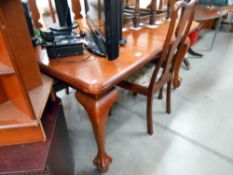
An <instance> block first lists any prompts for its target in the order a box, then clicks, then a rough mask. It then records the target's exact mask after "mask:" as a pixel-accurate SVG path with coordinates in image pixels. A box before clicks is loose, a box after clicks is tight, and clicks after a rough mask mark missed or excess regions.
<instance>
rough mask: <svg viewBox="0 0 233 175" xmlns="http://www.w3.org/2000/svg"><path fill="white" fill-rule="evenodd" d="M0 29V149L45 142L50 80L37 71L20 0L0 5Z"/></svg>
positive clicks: (51, 81) (33, 50)
mask: <svg viewBox="0 0 233 175" xmlns="http://www.w3.org/2000/svg"><path fill="white" fill-rule="evenodd" d="M6 14H7V15H6ZM0 25H1V27H0V138H1V139H0V146H3V145H12V144H20V143H29V142H38V141H45V140H46V136H45V133H44V129H43V125H42V122H41V117H42V114H43V111H44V108H45V106H46V103H47V100H48V97H49V94H50V91H51V88H52V84H53V80H52V79H50V78H49V77H47V76H45V75H42V74H41V73H40V71H39V67H38V64H37V59H36V53H35V49H34V48H33V45H32V42H31V38H30V34H29V31H28V28H27V23H26V19H25V16H24V13H23V8H22V5H21V0H14V1H12V0H10V1H0Z"/></svg>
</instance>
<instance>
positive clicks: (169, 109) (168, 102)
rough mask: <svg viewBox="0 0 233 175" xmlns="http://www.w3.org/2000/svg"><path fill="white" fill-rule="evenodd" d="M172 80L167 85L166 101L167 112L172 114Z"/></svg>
mask: <svg viewBox="0 0 233 175" xmlns="http://www.w3.org/2000/svg"><path fill="white" fill-rule="evenodd" d="M171 83H172V82H171V80H170V81H169V82H168V83H167V101H166V112H167V113H168V114H170V113H171Z"/></svg>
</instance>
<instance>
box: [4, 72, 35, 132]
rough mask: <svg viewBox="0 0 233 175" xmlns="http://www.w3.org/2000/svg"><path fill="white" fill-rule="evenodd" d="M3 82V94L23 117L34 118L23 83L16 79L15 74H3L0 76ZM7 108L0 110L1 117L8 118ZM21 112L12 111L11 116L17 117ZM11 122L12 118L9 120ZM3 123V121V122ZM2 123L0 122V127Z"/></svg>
mask: <svg viewBox="0 0 233 175" xmlns="http://www.w3.org/2000/svg"><path fill="white" fill-rule="evenodd" d="M0 79H1V81H2V83H3V88H4V89H5V94H6V96H7V98H8V100H9V101H11V102H12V105H15V106H16V108H18V109H19V111H21V112H22V113H24V115H23V116H24V117H26V116H27V118H29V119H35V113H34V111H33V109H32V104H31V102H30V99H29V96H28V94H27V92H26V91H25V88H24V87H23V83H22V82H21V81H20V80H19V79H18V77H17V75H10V76H4V77H1V78H0ZM5 103H7V101H6V102H5ZM9 112H10V109H9V110H1V111H0V113H1V119H4V118H8V116H9V115H11V113H9ZM22 113H19V115H17V113H13V114H12V117H13V118H15V117H16V118H18V117H19V116H21V115H22ZM15 114H16V115H15ZM11 121H12V122H13V121H14V120H11ZM4 123H5V122H4ZM1 125H2V123H1V122H0V128H1Z"/></svg>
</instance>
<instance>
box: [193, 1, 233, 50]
mask: <svg viewBox="0 0 233 175" xmlns="http://www.w3.org/2000/svg"><path fill="white" fill-rule="evenodd" d="M232 6H233V5H230V6H225V7H218V6H209V5H198V6H197V8H196V12H195V16H194V20H196V21H198V22H200V23H204V22H205V21H209V20H214V19H218V21H217V24H216V27H215V32H214V35H213V39H212V41H211V44H210V47H209V48H208V50H209V51H210V50H212V49H213V46H214V42H215V39H216V37H217V33H218V31H219V28H220V25H221V22H222V18H223V16H225V15H227V14H228V13H229V12H231V9H232Z"/></svg>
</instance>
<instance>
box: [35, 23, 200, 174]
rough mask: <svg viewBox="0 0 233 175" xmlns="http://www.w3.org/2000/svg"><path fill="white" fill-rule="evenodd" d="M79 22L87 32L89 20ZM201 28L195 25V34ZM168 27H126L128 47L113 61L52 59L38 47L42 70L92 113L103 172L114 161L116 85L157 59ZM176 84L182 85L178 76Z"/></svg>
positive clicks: (90, 57) (86, 57)
mask: <svg viewBox="0 0 233 175" xmlns="http://www.w3.org/2000/svg"><path fill="white" fill-rule="evenodd" d="M78 23H79V24H80V25H81V26H82V28H83V30H85V28H87V24H86V21H85V19H83V20H79V21H78ZM198 25H199V24H198V23H196V22H194V23H193V25H192V27H191V31H193V30H195V29H196V28H197V27H198ZM168 26H169V21H166V22H165V23H163V24H161V25H159V26H156V27H150V26H148V25H144V26H141V29H140V30H132V29H130V28H126V30H125V31H124V32H123V37H124V39H126V41H127V44H126V45H125V46H121V48H120V54H119V57H118V58H117V59H115V60H113V61H109V60H108V59H107V58H102V57H98V56H96V55H93V54H91V53H90V52H87V51H85V52H84V54H83V55H79V56H72V57H64V58H59V59H49V58H48V56H47V53H46V50H45V49H42V48H41V47H37V48H35V51H36V53H37V57H38V62H39V65H40V69H41V71H42V72H44V73H46V74H48V75H50V76H51V77H54V78H56V79H58V80H60V81H62V82H65V83H66V84H68V85H69V86H71V87H73V88H74V89H76V94H75V96H76V99H77V101H79V103H80V104H81V105H82V106H83V107H84V108H85V109H86V111H87V113H88V116H89V119H90V121H91V124H92V128H93V133H94V136H95V139H96V143H97V147H98V152H97V155H96V157H95V159H94V160H93V163H94V164H95V165H96V166H97V168H98V169H99V170H100V171H102V172H106V171H107V170H108V168H109V165H110V164H111V162H112V158H111V156H110V155H109V154H108V153H107V151H106V149H105V127H106V121H107V118H108V114H109V111H110V109H111V107H112V105H113V103H114V102H115V101H116V99H117V89H116V88H115V86H116V85H117V84H118V83H119V82H120V81H122V80H123V79H125V78H127V77H128V76H130V75H131V74H132V73H134V72H135V71H137V70H138V69H140V68H141V67H143V66H144V65H145V64H147V63H149V62H150V61H152V60H154V59H156V56H157V55H159V53H160V52H161V50H162V48H163V44H164V41H165V37H166V34H167V30H168ZM191 31H190V32H191ZM179 59H180V60H179V61H178V62H179V65H177V66H176V72H179V68H180V64H181V63H182V59H183V58H179ZM177 82H178V83H177ZM173 83H174V85H175V86H178V85H179V74H178V73H176V77H174V81H173Z"/></svg>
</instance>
